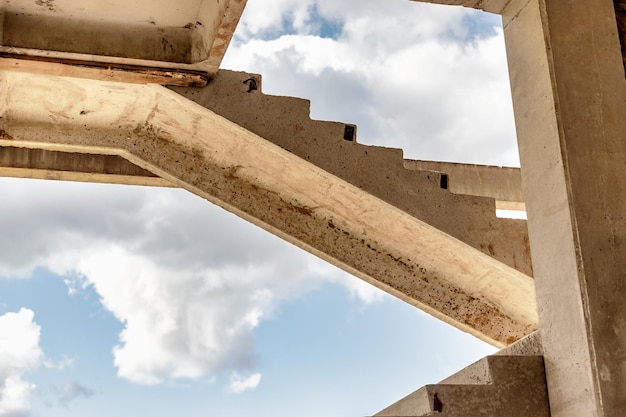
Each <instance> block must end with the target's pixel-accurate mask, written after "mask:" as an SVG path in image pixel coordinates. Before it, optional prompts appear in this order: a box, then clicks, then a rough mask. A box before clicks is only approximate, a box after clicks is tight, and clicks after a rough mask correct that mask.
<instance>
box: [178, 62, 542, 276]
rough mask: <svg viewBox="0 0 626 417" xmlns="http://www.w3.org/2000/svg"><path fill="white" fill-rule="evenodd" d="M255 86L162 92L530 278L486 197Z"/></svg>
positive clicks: (514, 239) (517, 233)
mask: <svg viewBox="0 0 626 417" xmlns="http://www.w3.org/2000/svg"><path fill="white" fill-rule="evenodd" d="M261 83H262V79H261V77H260V76H259V75H255V74H247V73H244V72H234V71H225V70H222V71H220V72H219V73H218V74H217V75H216V76H215V78H214V79H212V80H211V81H210V83H209V84H208V86H207V87H206V88H202V89H198V88H182V87H170V88H171V89H172V90H174V91H176V92H177V93H179V94H181V95H183V96H184V97H186V98H188V99H190V100H193V101H195V102H196V103H198V104H200V105H202V106H203V107H206V108H207V109H209V110H211V111H213V112H215V113H217V114H219V115H220V116H223V117H225V118H226V119H228V120H230V121H232V122H234V123H236V124H237V125H239V126H242V127H244V128H246V129H247V130H249V131H251V132H253V133H256V134H257V135H259V136H261V137H262V138H264V139H266V140H268V141H270V142H272V143H274V144H276V145H278V146H280V147H281V148H283V149H285V150H288V151H289V152H291V153H293V154H294V155H297V156H299V157H300V158H302V159H304V160H306V161H308V162H311V163H313V164H315V165H316V166H318V167H320V168H322V169H323V170H325V171H326V172H328V173H331V174H333V175H335V176H337V177H339V178H341V179H343V180H345V181H347V182H349V183H350V184H352V185H354V186H357V187H359V188H361V189H362V190H364V191H366V192H368V193H370V194H372V195H373V196H376V197H378V198H380V199H382V200H384V201H386V202H387V203H389V204H391V205H393V206H394V207H397V208H399V209H401V210H404V211H406V212H407V213H409V214H410V215H412V216H415V217H417V218H418V219H420V220H422V221H424V222H426V223H428V224H429V225H431V226H433V227H435V228H437V229H439V230H442V231H443V232H445V233H447V234H449V235H451V236H453V237H455V238H457V239H459V240H461V241H462V242H464V243H467V244H468V245H470V246H472V247H474V248H476V249H478V250H480V251H482V252H483V253H486V254H488V255H489V256H492V257H493V258H494V259H496V260H498V261H500V262H503V263H505V264H506V265H508V266H511V267H513V268H515V269H517V270H518V271H520V272H522V273H524V274H526V275H529V276H532V265H531V259H530V249H529V246H528V232H527V228H526V222H525V221H521V220H513V219H500V218H497V217H496V210H495V209H496V207H495V203H494V200H493V198H485V197H479V196H475V195H458V194H453V193H451V192H450V190H449V189H448V181H447V180H446V179H447V177H446V176H445V175H444V174H442V173H441V172H435V171H434V170H429V169H426V170H420V169H419V168H418V169H407V167H406V164H407V162H408V161H405V160H404V159H403V156H402V150H401V149H394V148H385V147H380V146H367V145H362V144H359V143H357V141H356V129H355V127H354V126H353V125H346V124H344V123H337V122H327V121H319V120H311V118H310V103H309V101H308V100H304V99H300V98H294V97H284V96H272V95H267V94H263V93H262V88H261ZM454 182H455V183H456V182H457V181H456V180H454Z"/></svg>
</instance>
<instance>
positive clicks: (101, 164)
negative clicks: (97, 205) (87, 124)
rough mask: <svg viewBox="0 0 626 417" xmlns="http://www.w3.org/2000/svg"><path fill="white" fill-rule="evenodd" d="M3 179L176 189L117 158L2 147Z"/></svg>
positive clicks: (0, 166) (0, 160) (0, 156)
mask: <svg viewBox="0 0 626 417" xmlns="http://www.w3.org/2000/svg"><path fill="white" fill-rule="evenodd" d="M0 176H3V177H14V178H34V179H46V180H61V181H79V182H99V183H109V184H125V185H146V186H156V187H173V186H174V185H173V184H172V183H171V182H169V181H166V180H164V179H163V178H160V177H158V176H156V175H154V174H153V173H152V172H150V171H147V170H145V169H143V168H140V167H138V166H136V165H133V164H132V163H130V162H129V161H127V160H126V159H124V158H121V157H119V156H117V155H94V154H85V153H69V152H59V151H48V150H44V149H28V148H16V147H13V146H0Z"/></svg>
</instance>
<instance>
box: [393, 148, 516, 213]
mask: <svg viewBox="0 0 626 417" xmlns="http://www.w3.org/2000/svg"><path fill="white" fill-rule="evenodd" d="M404 167H405V168H407V169H415V170H429V171H436V172H441V173H445V174H446V175H447V176H448V189H449V190H450V192H452V193H455V194H468V195H475V196H482V197H490V198H493V199H495V200H496V208H499V209H503V210H521V211H524V210H525V209H526V208H525V205H524V192H523V190H522V175H521V173H520V169H519V168H510V167H497V166H488V165H474V164H458V163H452V162H439V161H414V160H405V161H404Z"/></svg>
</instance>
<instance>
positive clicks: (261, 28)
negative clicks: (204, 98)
mask: <svg viewBox="0 0 626 417" xmlns="http://www.w3.org/2000/svg"><path fill="white" fill-rule="evenodd" d="M223 67H225V68H229V69H236V70H246V71H251V72H255V73H259V74H262V75H263V89H264V92H265V93H268V94H277V95H293V96H298V97H304V98H308V99H310V100H311V109H312V110H311V112H312V117H314V118H318V119H325V120H336V121H343V122H347V123H356V124H357V125H358V138H357V140H358V141H359V142H361V143H368V144H376V145H384V146H393V147H399V148H403V149H404V150H405V157H407V158H411V159H436V160H448V161H458V162H474V163H484V164H494V165H517V163H518V162H517V151H516V147H515V134H514V127H513V116H512V109H511V99H510V93H509V87H508V78H507V71H506V60H505V52H504V44H503V36H502V30H501V28H500V20H499V18H498V17H497V16H493V15H488V14H482V13H478V12H475V11H471V10H467V9H462V8H455V7H443V6H433V5H425V4H420V3H413V2H409V1H406V0H358V1H357V0H248V6H247V8H246V11H245V13H244V16H243V18H242V21H241V23H240V25H239V28H238V30H237V34H236V36H235V39H234V41H233V43H232V45H231V47H230V49H229V51H228V54H227V56H226V58H225V60H224V64H223ZM0 193H1V195H2V200H1V201H2V204H0V417H9V416H10V417H21V416H42V417H48V416H52V417H54V416H85V415H89V416H94V417H97V416H112V415H115V416H120V417H125V416H136V415H150V416H153V417H161V416H173V415H186V416H189V417H194V416H214V415H220V416H222V417H247V416H251V415H255V416H259V417H264V416H268V417H269V416H272V417H276V416H286V415H294V414H297V415H299V416H301V417H314V416H315V417H318V416H326V417H334V416H337V417H339V416H342V417H348V416H364V415H371V414H373V413H375V412H377V411H379V410H380V409H382V408H384V407H385V406H387V405H389V404H390V403H392V402H394V401H395V400H397V399H399V398H401V397H402V396H404V395H406V394H408V393H409V392H411V391H413V390H414V389H417V388H419V387H420V386H421V385H423V384H426V383H433V382H436V381H438V380H440V379H442V378H443V377H445V376H447V375H448V374H450V373H451V372H453V371H455V370H457V369H459V368H462V367H463V366H464V365H466V364H468V363H470V362H472V361H474V360H476V359H478V358H479V357H481V356H484V355H485V354H488V353H490V352H492V351H493V349H492V348H491V347H489V346H487V345H485V344H483V343H481V342H479V341H478V340H476V339H474V338H472V337H471V336H468V335H465V334H463V333H460V332H459V331H457V330H455V329H453V328H451V327H449V326H447V325H445V324H443V323H440V322H438V321H436V320H434V319H432V318H431V317H429V316H427V315H425V314H424V313H422V312H420V311H418V310H416V309H415V308H413V307H410V306H408V305H406V304H404V303H402V302H400V301H398V300H396V299H394V298H393V297H391V296H388V295H386V294H384V293H381V292H380V291H378V290H376V289H374V288H372V287H370V286H368V285H367V284H364V283H362V282H361V281H359V280H358V279H357V278H353V277H351V276H349V275H347V274H345V273H344V272H342V271H340V270H338V269H336V268H335V267H332V266H330V265H327V264H325V263H324V262H322V261H320V260H318V259H317V258H315V257H313V256H311V255H309V254H307V253H305V252H303V251H301V250H299V249H297V248H295V247H292V246H290V245H288V244H286V243H285V242H283V241H281V240H280V239H278V238H276V237H274V236H272V235H269V234H267V233H266V232H264V231H262V230H260V229H258V228H256V227H254V226H251V225H249V224H247V223H245V222H243V221H241V220H240V219H238V218H237V217H235V216H233V215H232V214H230V213H227V212H225V211H223V210H221V209H219V208H217V207H214V206H212V205H211V204H209V203H207V202H206V201H204V200H202V199H200V198H198V197H196V196H193V195H191V194H189V193H187V192H185V191H182V190H169V189H168V190H165V189H156V188H141V187H129V186H113V185H95V184H79V183H63V182H43V181H33V180H16V179H7V178H0Z"/></svg>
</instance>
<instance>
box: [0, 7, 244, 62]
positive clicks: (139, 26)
mask: <svg viewBox="0 0 626 417" xmlns="http://www.w3.org/2000/svg"><path fill="white" fill-rule="evenodd" d="M245 4H246V1H245V0H222V1H217V2H216V1H214V0H179V1H177V2H176V5H175V7H173V5H172V4H171V2H169V1H163V0H156V1H143V0H137V1H132V2H128V1H123V0H109V1H107V2H97V1H94V2H85V1H80V0H54V1H52V0H47V1H17V2H16V1H10V0H0V34H2V36H0V53H4V54H13V57H15V54H18V55H25V56H28V57H31V58H32V57H38V58H39V59H42V60H50V59H52V60H55V62H58V61H59V60H61V61H62V62H75V63H76V62H90V63H91V64H95V63H99V64H101V65H103V66H110V65H117V66H126V67H128V66H132V67H148V68H153V69H154V68H161V69H163V68H167V69H171V70H182V71H196V72H203V73H208V74H214V73H216V72H217V70H218V68H219V65H220V63H221V60H222V58H223V56H224V53H225V52H226V48H227V46H228V43H229V42H230V39H231V37H232V35H233V33H234V31H235V27H236V26H237V23H238V21H239V18H240V16H241V13H242V12H243V9H244V6H245Z"/></svg>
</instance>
